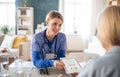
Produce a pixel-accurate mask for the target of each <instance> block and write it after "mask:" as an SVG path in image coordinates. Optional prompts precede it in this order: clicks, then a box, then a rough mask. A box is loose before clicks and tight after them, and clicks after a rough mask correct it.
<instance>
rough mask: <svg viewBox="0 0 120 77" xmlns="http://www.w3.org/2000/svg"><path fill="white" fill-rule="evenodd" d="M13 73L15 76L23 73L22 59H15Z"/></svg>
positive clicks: (20, 57)
mask: <svg viewBox="0 0 120 77" xmlns="http://www.w3.org/2000/svg"><path fill="white" fill-rule="evenodd" d="M15 72H16V74H22V73H23V59H22V56H19V57H15Z"/></svg>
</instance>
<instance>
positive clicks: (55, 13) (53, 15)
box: [45, 10, 64, 23]
mask: <svg viewBox="0 0 120 77" xmlns="http://www.w3.org/2000/svg"><path fill="white" fill-rule="evenodd" d="M53 18H59V19H60V20H62V22H63V21H64V20H63V16H62V15H61V14H60V13H59V12H58V11H55V10H52V11H50V12H49V13H48V14H47V16H46V20H45V21H46V23H47V22H48V21H49V20H50V19H53Z"/></svg>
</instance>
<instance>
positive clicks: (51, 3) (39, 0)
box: [16, 0, 59, 31]
mask: <svg viewBox="0 0 120 77" xmlns="http://www.w3.org/2000/svg"><path fill="white" fill-rule="evenodd" d="M23 1H25V0H16V6H17V7H18V6H22V3H23ZM27 1H28V3H29V6H30V7H33V8H34V31H35V29H36V27H37V24H40V23H41V22H45V17H46V14H47V13H48V12H49V11H50V10H58V5H59V4H58V2H59V0H27Z"/></svg>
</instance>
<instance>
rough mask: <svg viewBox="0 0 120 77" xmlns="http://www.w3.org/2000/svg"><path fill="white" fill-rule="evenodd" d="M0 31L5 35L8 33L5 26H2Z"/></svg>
mask: <svg viewBox="0 0 120 77" xmlns="http://www.w3.org/2000/svg"><path fill="white" fill-rule="evenodd" d="M0 31H1V32H2V33H4V34H7V33H8V32H9V28H8V26H7V25H4V26H2V27H1V28H0Z"/></svg>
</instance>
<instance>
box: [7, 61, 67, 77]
mask: <svg viewBox="0 0 120 77" xmlns="http://www.w3.org/2000/svg"><path fill="white" fill-rule="evenodd" d="M9 70H10V73H11V74H15V62H13V63H12V64H10V66H9ZM48 70H49V75H41V74H40V72H39V69H37V68H36V67H35V66H34V65H33V63H32V62H31V61H23V71H24V77H27V74H29V76H28V77H57V76H58V75H59V74H64V75H66V74H65V71H64V70H56V69H54V68H49V69H48ZM11 77H12V76H11Z"/></svg>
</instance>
